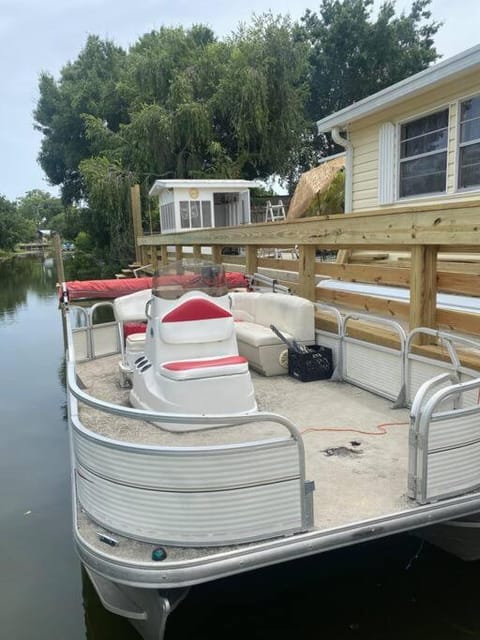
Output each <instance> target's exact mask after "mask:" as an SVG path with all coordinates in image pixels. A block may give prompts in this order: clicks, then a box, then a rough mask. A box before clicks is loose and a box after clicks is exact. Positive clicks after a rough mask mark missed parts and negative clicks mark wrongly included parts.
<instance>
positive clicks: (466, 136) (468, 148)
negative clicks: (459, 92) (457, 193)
mask: <svg viewBox="0 0 480 640" xmlns="http://www.w3.org/2000/svg"><path fill="white" fill-rule="evenodd" d="M478 185H480V96H477V97H475V98H470V99H469V100H464V101H463V102H462V103H460V135H459V151H458V188H459V189H466V188H468V187H475V186H478Z"/></svg>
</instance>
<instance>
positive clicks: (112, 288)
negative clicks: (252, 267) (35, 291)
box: [59, 271, 248, 300]
mask: <svg viewBox="0 0 480 640" xmlns="http://www.w3.org/2000/svg"><path fill="white" fill-rule="evenodd" d="M193 277H194V278H195V276H193ZM166 278H168V279H169V284H184V281H185V276H166ZM225 278H226V282H227V286H228V288H229V289H236V288H243V287H246V286H247V285H248V282H247V279H246V278H245V276H244V275H243V273H237V272H236V271H228V272H227V273H225ZM66 285H67V291H68V298H69V300H80V299H81V298H86V299H93V298H118V297H119V296H125V295H127V294H128V293H135V291H142V290H143V289H151V288H152V278H121V279H116V278H114V279H112V280H72V281H70V282H67V283H66ZM59 295H60V296H61V295H62V292H61V291H60V292H59Z"/></svg>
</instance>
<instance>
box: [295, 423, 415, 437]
mask: <svg viewBox="0 0 480 640" xmlns="http://www.w3.org/2000/svg"><path fill="white" fill-rule="evenodd" d="M406 424H410V423H409V422H383V423H382V424H377V425H376V426H375V429H378V431H362V430H361V429H353V428H348V427H307V428H306V429H303V431H300V433H301V434H302V435H303V434H304V433H309V432H311V431H349V432H350V433H361V434H363V435H364V436H384V435H386V434H387V433H388V432H387V427H398V426H404V425H406Z"/></svg>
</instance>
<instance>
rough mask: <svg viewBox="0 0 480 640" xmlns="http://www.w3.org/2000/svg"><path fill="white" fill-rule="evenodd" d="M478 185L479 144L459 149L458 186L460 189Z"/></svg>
mask: <svg viewBox="0 0 480 640" xmlns="http://www.w3.org/2000/svg"><path fill="white" fill-rule="evenodd" d="M479 184H480V143H477V144H470V145H468V146H466V147H461V148H460V157H459V174H458V186H459V188H461V189H465V188H467V187H474V186H476V185H479Z"/></svg>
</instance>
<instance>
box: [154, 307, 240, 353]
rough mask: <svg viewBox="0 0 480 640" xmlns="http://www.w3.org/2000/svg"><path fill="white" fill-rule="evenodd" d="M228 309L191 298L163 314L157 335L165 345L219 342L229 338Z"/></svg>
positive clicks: (229, 319)
mask: <svg viewBox="0 0 480 640" xmlns="http://www.w3.org/2000/svg"><path fill="white" fill-rule="evenodd" d="M233 331H234V323H233V316H232V314H231V313H230V311H227V309H224V308H223V307H220V306H219V305H218V304H214V303H213V302H210V300H206V299H205V298H192V299H190V300H187V301H185V302H183V303H182V304H180V305H178V306H177V307H175V308H174V309H173V310H172V311H170V312H168V313H167V314H165V315H164V316H163V318H162V320H161V322H160V337H161V339H162V341H163V342H166V343H168V344H198V343H204V342H220V341H223V340H228V339H229V338H231V337H232V335H233Z"/></svg>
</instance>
